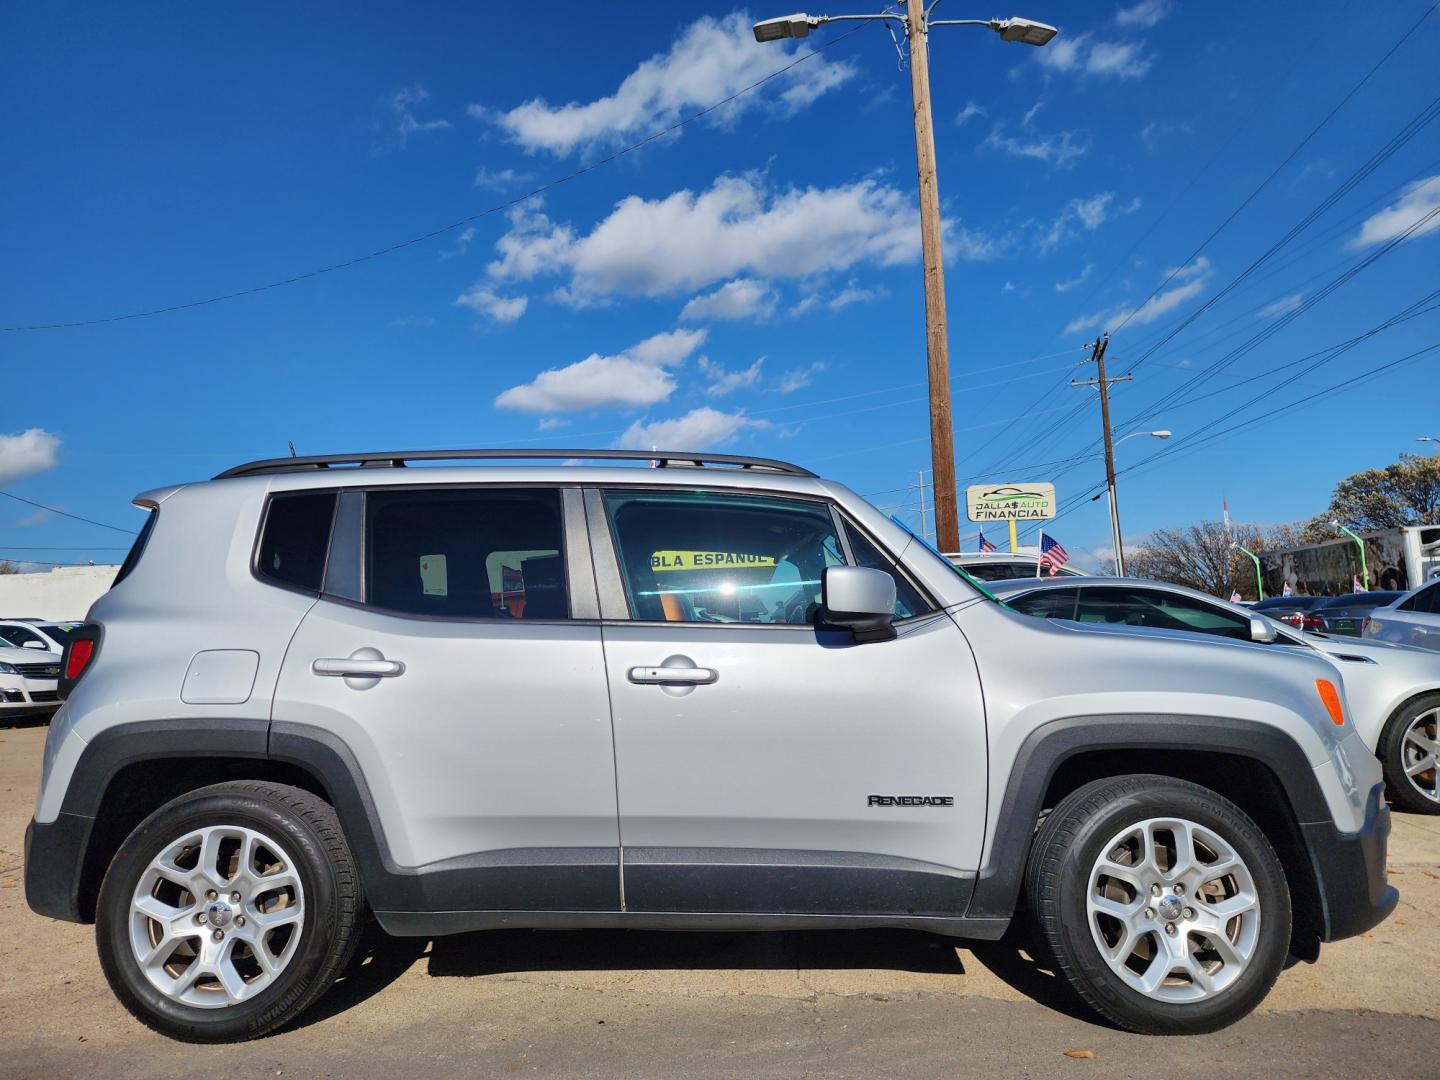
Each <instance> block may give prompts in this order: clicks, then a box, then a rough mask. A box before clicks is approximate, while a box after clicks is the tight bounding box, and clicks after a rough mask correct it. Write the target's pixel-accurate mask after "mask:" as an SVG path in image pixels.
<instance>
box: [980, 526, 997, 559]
mask: <svg viewBox="0 0 1440 1080" xmlns="http://www.w3.org/2000/svg"><path fill="white" fill-rule="evenodd" d="M997 550H999V549H998V548H996V547H995V545H994V544H992V543H991V542H990V541H989V539H988V538H987V537H986V536H985V533H984V531H983V530H982V531H981V533H980V554H981V555H984V554H985V553H986V552H989V551H997Z"/></svg>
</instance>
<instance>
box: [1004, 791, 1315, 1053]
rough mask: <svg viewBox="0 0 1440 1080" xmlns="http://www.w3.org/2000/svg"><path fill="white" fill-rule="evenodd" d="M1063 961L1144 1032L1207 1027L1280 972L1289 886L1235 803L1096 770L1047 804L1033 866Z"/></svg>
mask: <svg viewBox="0 0 1440 1080" xmlns="http://www.w3.org/2000/svg"><path fill="white" fill-rule="evenodd" d="M1027 887H1028V890H1029V896H1030V901H1031V906H1032V908H1033V909H1034V911H1035V914H1036V917H1037V918H1038V920H1039V922H1040V929H1041V931H1042V933H1043V936H1044V939H1045V942H1046V944H1047V945H1048V946H1049V948H1050V950H1051V952H1052V953H1053V954H1054V958H1055V961H1056V963H1057V965H1058V967H1059V968H1060V970H1061V971H1063V972H1064V974H1065V976H1066V977H1067V978H1068V979H1069V981H1070V983H1071V985H1072V986H1074V988H1075V989H1076V991H1077V992H1078V993H1079V994H1080V996H1081V997H1082V998H1084V999H1085V1001H1086V1002H1088V1003H1089V1004H1090V1005H1091V1006H1092V1007H1094V1008H1095V1009H1096V1011H1098V1012H1100V1013H1101V1014H1102V1015H1104V1016H1105V1017H1107V1018H1108V1019H1110V1020H1111V1021H1113V1022H1114V1023H1116V1024H1119V1025H1120V1026H1122V1027H1125V1028H1128V1029H1130V1030H1132V1031H1138V1032H1142V1033H1145V1034H1157V1035H1160V1034H1198V1033H1201V1032H1207V1031H1215V1030H1218V1029H1219V1028H1222V1027H1225V1026H1226V1025H1228V1024H1231V1023H1234V1022H1235V1021H1236V1020H1239V1019H1240V1018H1241V1017H1243V1016H1245V1015H1246V1014H1247V1013H1249V1012H1250V1011H1251V1010H1252V1009H1253V1008H1255V1006H1256V1005H1258V1004H1259V1003H1260V1001H1261V1000H1262V999H1263V998H1264V997H1265V995H1266V994H1267V993H1268V992H1269V990H1270V987H1271V986H1272V985H1273V984H1274V982H1275V979H1276V977H1277V976H1278V975H1279V973H1280V969H1281V966H1282V965H1283V963H1284V960H1285V954H1286V952H1287V951H1288V946H1289V941H1290V919H1291V912H1290V896H1289V890H1288V887H1287V885H1286V881H1285V875H1284V871H1283V869H1282V868H1281V866H1280V860H1279V859H1278V857H1277V856H1276V855H1275V852H1274V850H1273V849H1272V848H1271V846H1270V843H1269V841H1268V840H1267V839H1266V838H1265V835H1264V834H1263V833H1262V832H1261V831H1260V829H1259V827H1258V826H1257V825H1256V824H1255V823H1254V822H1253V821H1251V820H1250V818H1249V817H1247V816H1246V815H1245V813H1244V812H1243V811H1241V810H1240V808H1239V807H1237V806H1235V805H1234V804H1233V803H1231V802H1229V801H1228V800H1226V799H1224V798H1222V797H1221V796H1220V795H1218V794H1216V793H1215V792H1213V791H1209V790H1207V789H1206V788H1202V787H1199V786H1197V785H1195V784H1190V783H1186V782H1185V781H1181V780H1175V779H1172V778H1170V777H1163V776H1127V777H1118V778H1114V779H1107V780H1098V781H1095V782H1094V783H1091V784H1088V785H1086V786H1085V787H1083V788H1081V789H1079V790H1078V791H1076V792H1074V793H1072V794H1071V795H1069V796H1068V797H1066V798H1065V799H1064V800H1062V801H1061V802H1060V804H1059V805H1058V806H1056V807H1055V809H1054V810H1053V811H1052V812H1051V813H1050V814H1049V815H1048V816H1047V817H1046V819H1045V824H1044V825H1043V827H1042V828H1041V830H1040V832H1039V834H1038V835H1037V836H1036V839H1035V846H1034V849H1033V850H1032V853H1031V860H1030V864H1029V866H1028V868H1027Z"/></svg>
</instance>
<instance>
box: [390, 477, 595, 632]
mask: <svg viewBox="0 0 1440 1080" xmlns="http://www.w3.org/2000/svg"><path fill="white" fill-rule="evenodd" d="M564 531H565V530H564V518H563V513H562V511H561V504H560V492H559V490H558V489H525V488H498V489H482V488H425V489H423V490H402V491H371V492H369V493H367V494H366V497H365V602H366V603H367V604H369V605H371V606H374V607H377V608H384V609H385V610H387V611H394V612H400V613H404V614H410V615H432V616H436V617H440V618H450V619H507V620H513V619H524V620H531V621H533V620H536V619H567V618H569V617H570V605H569V598H568V596H569V594H568V589H567V587H566V580H565V560H564V540H563V537H564Z"/></svg>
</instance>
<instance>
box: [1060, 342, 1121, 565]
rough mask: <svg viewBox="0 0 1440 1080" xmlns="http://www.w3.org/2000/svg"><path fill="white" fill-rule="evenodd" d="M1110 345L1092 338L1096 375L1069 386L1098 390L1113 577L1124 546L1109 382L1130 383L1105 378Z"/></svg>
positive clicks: (1071, 382)
mask: <svg viewBox="0 0 1440 1080" xmlns="http://www.w3.org/2000/svg"><path fill="white" fill-rule="evenodd" d="M1109 344H1110V336H1109V335H1108V334H1105V335H1102V336H1101V337H1097V338H1096V339H1095V343H1094V344H1093V345H1090V346H1088V348H1089V349H1090V358H1091V359H1092V360H1094V361H1095V368H1096V377H1095V378H1093V379H1083V380H1076V379H1071V380H1070V385H1071V386H1094V387H1096V388H1098V389H1099V391H1100V426H1101V428H1102V429H1103V430H1104V434H1105V487H1106V489H1107V490H1108V491H1109V493H1110V541H1111V543H1112V544H1114V546H1115V576H1116V577H1124V576H1125V547H1124V545H1123V544H1122V543H1121V541H1120V506H1119V503H1117V502H1116V500H1115V444H1114V442H1113V441H1112V440H1111V434H1110V384H1111V383H1117V382H1129V381H1130V378H1131V377H1130V376H1129V375H1117V376H1115V378H1113V379H1108V378H1106V377H1105V346H1107V345H1109Z"/></svg>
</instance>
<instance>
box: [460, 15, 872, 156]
mask: <svg viewBox="0 0 1440 1080" xmlns="http://www.w3.org/2000/svg"><path fill="white" fill-rule="evenodd" d="M813 51H814V50H812V49H810V48H808V47H806V46H803V45H798V44H790V43H778V44H773V45H768V46H764V47H762V46H759V45H756V43H755V38H754V35H753V33H752V31H751V29H750V17H749V16H748V15H747V14H746V13H745V12H743V11H737V12H732V13H731V14H729V15H726V16H725V17H723V18H720V19H716V18H712V17H710V16H706V17H704V18H701V19H699V20H697V21H696V22H694V23H692V24H691V25H690V26H689V27H687V28H686V29H685V31H684V32H683V33H681V35H680V36H679V38H677V39H676V41H675V42H674V44H672V45H671V46H670V50H669V51H668V52H665V53H656V54H655V55H654V56H652V57H650V59H648V60H646V61H644V62H643V63H641V64H640V65H639V66H638V67H637V68H636V69H635V70H634V71H632V72H631V73H630V74H629V75H627V76H626V77H625V78H624V80H623V81H622V82H621V83H620V86H619V87H618V88H617V89H616V91H615V92H614V93H613V94H611V95H609V96H608V97H601V98H597V99H596V100H594V101H589V102H583V103H582V102H578V101H572V102H570V103H569V104H568V105H551V104H550V103H549V102H548V101H546V100H545V99H544V98H539V97H537V98H533V99H532V100H530V101H527V102H525V103H524V104H523V105H519V106H516V107H515V108H513V109H511V110H509V111H508V112H501V113H496V112H495V111H493V110H491V109H488V108H486V107H485V106H483V105H472V106H470V108H469V112H470V115H472V116H475V117H477V118H479V119H483V120H489V121H493V122H494V123H496V124H498V125H499V126H500V128H501V129H502V130H504V131H505V133H506V134H507V135H508V136H509V137H510V138H511V139H512V140H513V141H514V142H516V143H518V144H519V145H520V146H522V147H524V148H525V150H527V151H529V152H531V153H534V152H537V151H542V150H543V151H546V152H548V153H551V154H555V155H558V156H564V155H567V154H570V153H573V152H575V151H577V150H594V149H598V148H601V147H607V146H614V145H617V144H619V143H622V142H625V141H628V140H629V139H633V138H635V137H637V136H644V135H649V134H651V133H652V132H654V131H656V130H658V129H660V128H664V127H666V126H668V125H670V124H673V123H675V122H676V121H677V120H679V119H681V118H682V117H683V116H685V115H687V114H689V113H692V112H695V111H696V110H698V109H701V108H705V107H707V106H710V105H713V104H714V103H715V102H717V101H721V100H723V99H725V98H727V97H729V96H730V95H732V94H735V93H737V92H738V91H740V90H742V89H744V88H745V87H747V86H750V85H751V84H753V83H756V82H759V81H760V80H761V79H763V78H765V76H767V75H769V74H771V73H772V72H774V71H776V70H777V69H779V68H781V67H783V66H784V65H785V64H786V62H787V61H788V60H793V59H794V58H796V57H798V56H801V55H805V54H809V53H812V52H813ZM854 75H855V68H854V67H853V66H852V65H851V64H850V63H848V62H846V61H843V60H832V59H828V58H826V57H823V56H821V57H816V58H815V59H813V60H809V61H807V62H806V63H805V64H803V65H801V66H800V67H798V68H796V69H795V70H794V71H793V72H789V73H786V74H785V75H782V76H780V77H779V78H777V79H775V80H774V82H773V83H771V84H770V85H769V86H767V87H766V88H763V89H761V90H759V91H757V92H754V93H750V94H746V95H745V96H743V97H741V98H739V99H738V100H736V101H734V102H732V103H730V104H728V105H726V106H725V107H724V108H722V109H718V110H716V111H715V112H714V113H711V114H710V115H709V117H707V120H708V121H709V122H711V123H715V124H721V125H724V124H733V123H734V122H735V120H736V118H737V117H739V116H740V115H741V114H742V113H745V112H749V111H752V110H755V109H758V108H762V107H767V106H768V107H770V108H775V107H776V106H777V105H778V107H780V108H781V109H783V110H788V111H793V110H796V109H800V108H803V107H805V106H806V105H809V104H810V103H811V102H813V101H814V100H815V99H816V98H818V97H820V96H821V95H822V94H825V93H827V92H829V91H830V90H833V89H834V88H835V87H837V86H840V85H841V84H843V83H845V82H846V81H848V80H849V79H850V78H852V77H853V76H854ZM775 90H778V91H779V92H778V94H777V93H775ZM677 134H678V133H677Z"/></svg>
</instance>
